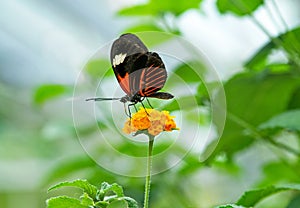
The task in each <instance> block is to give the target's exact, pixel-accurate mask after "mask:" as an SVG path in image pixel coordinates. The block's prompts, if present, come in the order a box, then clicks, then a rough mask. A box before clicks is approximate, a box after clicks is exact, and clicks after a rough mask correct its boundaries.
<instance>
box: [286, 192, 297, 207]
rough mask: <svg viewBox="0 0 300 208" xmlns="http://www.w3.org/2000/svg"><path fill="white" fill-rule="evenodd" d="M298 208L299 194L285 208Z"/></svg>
mask: <svg viewBox="0 0 300 208" xmlns="http://www.w3.org/2000/svg"><path fill="white" fill-rule="evenodd" d="M299 207H300V194H298V195H296V196H295V197H294V198H293V199H292V200H291V201H290V203H289V204H288V206H287V207H286V208H299Z"/></svg>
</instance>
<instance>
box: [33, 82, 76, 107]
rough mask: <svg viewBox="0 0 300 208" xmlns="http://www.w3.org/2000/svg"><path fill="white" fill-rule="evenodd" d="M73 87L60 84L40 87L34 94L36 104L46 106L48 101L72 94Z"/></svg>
mask: <svg viewBox="0 0 300 208" xmlns="http://www.w3.org/2000/svg"><path fill="white" fill-rule="evenodd" d="M70 91H71V87H68V86H65V85H59V84H47V85H41V86H39V87H38V88H37V89H36V90H35V93H34V102H35V103H36V104H39V105H40V104H44V103H45V102H46V101H48V100H50V99H53V98H56V97H58V96H60V95H63V94H64V93H66V92H70Z"/></svg>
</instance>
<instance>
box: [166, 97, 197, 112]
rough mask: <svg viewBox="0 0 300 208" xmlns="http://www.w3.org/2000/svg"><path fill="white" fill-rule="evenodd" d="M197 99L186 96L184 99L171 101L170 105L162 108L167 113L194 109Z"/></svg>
mask: <svg viewBox="0 0 300 208" xmlns="http://www.w3.org/2000/svg"><path fill="white" fill-rule="evenodd" d="M198 101H199V100H198V99H197V98H196V97H195V96H193V95H188V96H184V97H179V98H177V99H176V100H173V101H171V102H170V103H168V104H166V105H164V106H163V109H167V110H168V111H176V110H179V109H180V110H189V109H191V108H195V105H198V104H199V103H198ZM193 103H195V105H193Z"/></svg>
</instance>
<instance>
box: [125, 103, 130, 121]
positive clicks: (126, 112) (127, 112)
mask: <svg viewBox="0 0 300 208" xmlns="http://www.w3.org/2000/svg"><path fill="white" fill-rule="evenodd" d="M124 111H125V114H126V116H128V117H129V118H131V112H130V109H129V105H128V106H127V110H126V104H125V103H124Z"/></svg>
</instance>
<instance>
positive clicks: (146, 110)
mask: <svg viewBox="0 0 300 208" xmlns="http://www.w3.org/2000/svg"><path fill="white" fill-rule="evenodd" d="M141 104H142V106H143V108H144V110H145V112H146V113H147V115H148V116H149V113H148V112H147V110H146V108H145V105H144V103H143V102H142V101H141Z"/></svg>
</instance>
